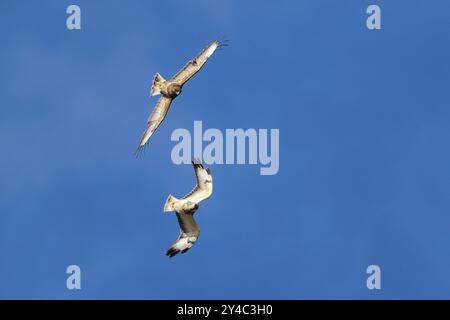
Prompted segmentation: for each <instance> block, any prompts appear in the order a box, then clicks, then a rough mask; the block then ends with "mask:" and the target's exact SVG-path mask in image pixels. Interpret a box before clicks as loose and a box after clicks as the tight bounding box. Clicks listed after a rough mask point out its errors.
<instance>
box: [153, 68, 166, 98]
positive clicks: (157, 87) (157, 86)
mask: <svg viewBox="0 0 450 320" xmlns="http://www.w3.org/2000/svg"><path fill="white" fill-rule="evenodd" d="M164 82H166V79H164V78H163V77H162V76H161V75H160V74H159V73H158V72H157V73H156V74H155V77H154V78H153V83H152V88H151V89H150V96H152V97H153V96H156V95H158V94H160V93H161V86H162V85H163V83H164Z"/></svg>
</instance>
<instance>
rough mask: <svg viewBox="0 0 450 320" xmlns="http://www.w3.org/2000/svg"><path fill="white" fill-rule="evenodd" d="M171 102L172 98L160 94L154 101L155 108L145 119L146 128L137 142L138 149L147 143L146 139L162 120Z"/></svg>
mask: <svg viewBox="0 0 450 320" xmlns="http://www.w3.org/2000/svg"><path fill="white" fill-rule="evenodd" d="M171 103H172V99H171V98H168V97H165V96H161V97H160V98H159V99H158V101H157V102H156V105H155V108H154V109H153V111H152V114H151V115H150V117H148V119H147V129H146V130H145V131H144V134H143V135H142V137H141V141H140V142H139V147H138V151H139V150H142V149H143V148H144V146H145V144H146V143H147V141H148V139H150V137H151V136H152V134H153V132H155V130H156V129H158V127H159V125H160V124H161V122H163V120H164V118H165V117H166V114H167V111H169V108H170V104H171Z"/></svg>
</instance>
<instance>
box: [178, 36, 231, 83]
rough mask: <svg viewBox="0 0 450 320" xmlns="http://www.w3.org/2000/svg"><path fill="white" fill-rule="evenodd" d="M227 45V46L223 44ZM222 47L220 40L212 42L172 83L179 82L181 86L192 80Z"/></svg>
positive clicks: (179, 72)
mask: <svg viewBox="0 0 450 320" xmlns="http://www.w3.org/2000/svg"><path fill="white" fill-rule="evenodd" d="M222 45H226V44H222ZM219 46H220V43H219V41H218V40H214V41H213V42H211V43H210V44H209V45H208V46H207V47H206V48H205V49H203V50H202V51H201V52H200V53H199V54H198V55H197V56H196V57H195V58H194V59H193V60H190V61H189V62H188V63H187V64H186V65H185V66H184V67H183V68H182V69H181V70H180V71H178V73H177V74H176V75H174V76H173V77H172V79H171V80H172V81H175V82H177V83H178V84H180V85H183V84H184V83H186V81H188V80H189V79H190V78H192V77H193V76H194V75H195V74H196V73H197V72H199V71H200V69H201V68H202V67H203V65H204V64H205V63H206V61H208V59H209V57H211V56H212V54H213V53H214V51H216V49H217V48H218V47H219Z"/></svg>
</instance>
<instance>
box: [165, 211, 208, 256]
mask: <svg viewBox="0 0 450 320" xmlns="http://www.w3.org/2000/svg"><path fill="white" fill-rule="evenodd" d="M176 215H177V219H178V223H179V225H180V229H181V230H180V235H179V237H178V239H177V240H176V241H175V243H174V244H173V245H171V246H170V247H169V248H168V249H167V251H166V255H168V256H169V257H171V258H172V257H173V256H174V255H176V254H177V253H179V252H181V253H185V252H186V251H188V250H189V249H190V248H191V247H192V246H193V245H194V243H195V242H196V241H197V239H198V236H199V234H200V228H199V227H198V225H197V223H196V222H195V220H194V217H193V215H192V214H186V213H179V212H176Z"/></svg>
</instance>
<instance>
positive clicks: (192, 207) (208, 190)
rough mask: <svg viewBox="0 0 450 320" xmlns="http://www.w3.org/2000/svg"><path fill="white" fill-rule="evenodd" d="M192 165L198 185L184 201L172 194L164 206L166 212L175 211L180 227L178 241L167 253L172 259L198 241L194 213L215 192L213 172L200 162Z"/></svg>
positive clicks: (193, 162)
mask: <svg viewBox="0 0 450 320" xmlns="http://www.w3.org/2000/svg"><path fill="white" fill-rule="evenodd" d="M192 165H193V166H194V171H195V176H196V178H197V185H196V186H195V187H194V189H193V190H192V191H191V192H189V193H188V194H187V195H185V196H184V197H183V198H182V199H177V198H175V197H174V196H172V195H171V194H170V195H169V197H168V198H167V200H166V203H165V204H164V212H171V211H175V214H176V215H177V219H178V224H179V225H180V235H179V236H178V239H177V240H176V241H175V243H174V244H173V245H172V246H171V247H170V248H169V249H167V251H166V255H167V256H169V257H170V258H172V257H173V256H174V255H176V254H177V253H179V252H181V253H185V252H186V251H188V250H189V249H190V248H191V247H192V246H193V245H194V243H195V242H196V241H197V239H198V236H199V234H200V228H199V227H198V225H197V223H196V222H195V220H194V213H195V212H196V211H197V209H198V205H199V203H200V202H202V201H203V200H205V199H208V198H209V197H210V196H211V194H212V190H213V185H212V175H211V170H210V169H209V168H206V169H205V168H204V167H203V165H202V163H201V162H200V161H199V160H194V161H192Z"/></svg>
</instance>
